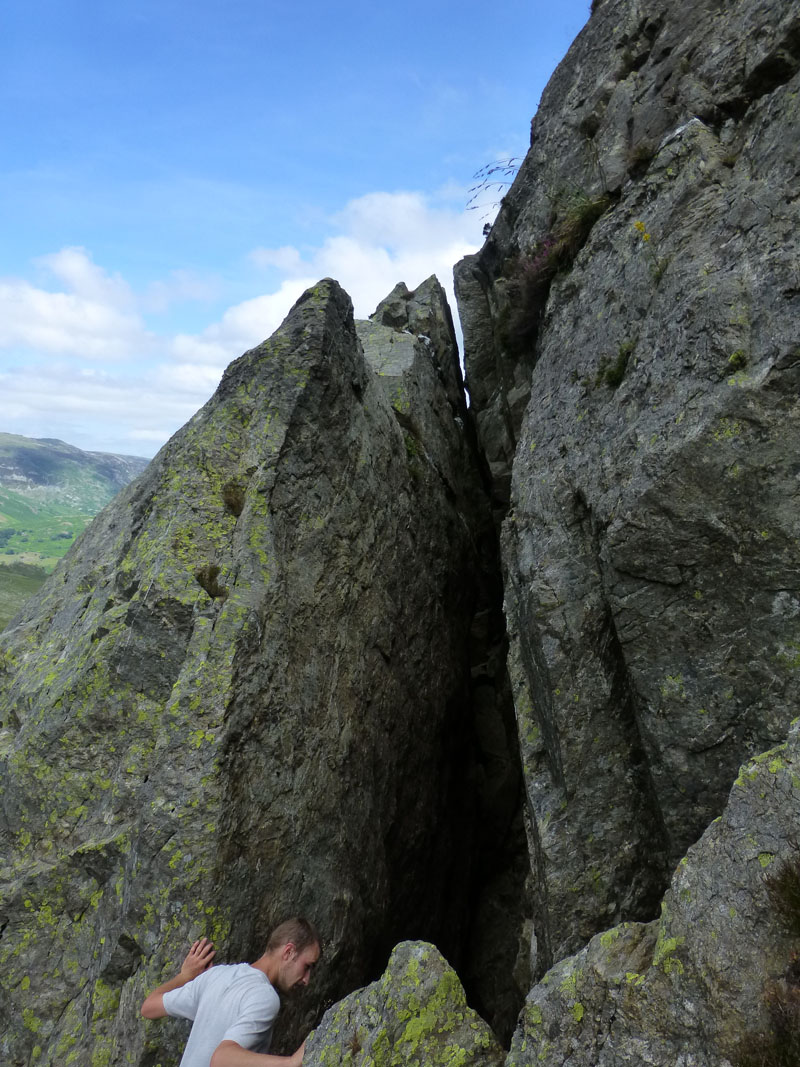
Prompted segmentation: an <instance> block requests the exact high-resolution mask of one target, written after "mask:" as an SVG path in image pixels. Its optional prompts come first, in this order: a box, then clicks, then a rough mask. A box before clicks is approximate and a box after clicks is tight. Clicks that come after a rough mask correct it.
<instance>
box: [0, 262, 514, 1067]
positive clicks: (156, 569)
mask: <svg viewBox="0 0 800 1067" xmlns="http://www.w3.org/2000/svg"><path fill="white" fill-rule="evenodd" d="M421 299H427V300H428V304H427V305H426V308H425V311H424V315H426V316H427V320H428V328H427V333H426V337H427V338H428V339H427V340H420V341H416V340H415V339H414V338H413V337H411V335H410V334H408V335H406V334H403V335H400V334H398V335H397V336H398V338H401V337H402V344H404V345H406V351H405V354H404V357H403V360H402V361H401V364H399V365H398V366H397V367H394V368H392V369H391V370H390V371H389V372H387V373H386V374H385V375H384V377H383V379H381V378H380V377H379V376H378V375H377V374H375V373H374V372H373V371H372V370H371V369H370V368H369V366H368V365H367V363H366V362H365V361H364V359H363V356H362V352H361V348H360V345H359V343H358V340H357V337H356V333H355V327H354V323H353V318H352V309H351V305H350V301H349V298H348V297H347V296H346V294H344V293H343V291H342V290H341V289H340V288H339V287H338V285H337V284H336V283H334V282H330V281H328V282H323V283H321V284H320V285H319V286H317V287H316V288H314V289H312V290H309V291H308V292H307V293H306V294H305V295H304V296H303V297H302V298H301V300H300V301H299V302H298V304H297V305H296V306H295V308H294V309H293V311H292V313H291V314H290V316H289V318H288V319H287V320H286V322H285V323H284V325H283V326H282V327H281V329H280V330H279V331H278V332H277V333H276V334H275V335H274V336H273V337H272V338H271V339H270V340H269V341H268V342H265V343H264V344H263V345H260V346H259V347H258V348H256V349H254V350H253V351H252V352H249V353H247V354H246V355H245V356H243V357H242V358H241V359H239V360H237V361H236V362H235V363H233V364H232V365H231V366H230V367H229V368H228V370H227V372H226V374H225V376H224V378H223V381H222V383H221V385H220V387H219V389H218V391H217V393H216V395H215V396H214V397H213V398H212V399H211V400H210V401H209V403H208V404H207V405H206V406H205V407H204V408H203V409H202V410H201V411H200V412H198V414H197V415H196V416H195V417H194V418H193V419H192V420H191V421H190V422H189V423H188V424H187V425H186V426H185V427H184V428H183V430H181V431H180V432H179V433H178V434H177V435H176V436H175V437H174V438H173V439H172V441H171V442H170V443H169V444H168V445H167V446H166V447H165V448H164V449H163V450H162V452H161V453H160V454H159V456H158V457H157V458H156V460H154V461H153V462H152V464H151V465H150V467H149V468H148V470H147V472H146V473H145V474H144V476H143V477H142V478H140V479H139V480H138V481H137V482H136V483H134V484H133V485H132V486H131V487H129V488H128V489H127V490H126V491H124V492H123V493H122V494H121V496H120V497H119V498H118V500H116V501H115V502H114V503H113V504H112V505H111V506H110V507H109V508H108V509H107V510H106V511H105V512H104V513H103V514H102V515H101V516H100V517H98V519H97V520H96V521H95V523H94V524H93V525H92V526H91V527H90V529H89V530H88V531H87V533H86V534H85V535H84V537H83V538H82V539H81V540H80V542H79V543H78V545H77V546H76V548H75V549H74V550H73V552H72V553H71V555H70V557H69V558H68V560H66V561H65V562H64V563H62V564H61V565H60V567H59V568H58V570H57V571H56V572H55V574H54V575H53V577H52V578H51V580H50V581H49V583H48V584H47V585H46V586H45V588H44V590H43V591H42V593H41V594H40V595H39V596H38V598H36V599H35V600H34V601H33V602H31V604H30V605H29V606H28V607H27V609H26V611H25V613H24V614H23V615H22V616H21V617H20V618H19V619H18V620H17V622H16V624H15V625H14V626H13V628H12V629H10V630H9V631H7V632H6V633H5V634H4V635H3V644H2V675H0V678H1V679H2V680H1V682H0V685H1V686H2V707H3V717H2V735H1V736H2V750H1V752H2V760H3V765H2V770H3V785H2V832H3V840H4V850H3V855H4V863H3V869H2V873H1V875H0V891H2V906H1V910H0V927H2V939H1V940H0V963H1V964H2V983H3V986H4V989H5V993H4V996H3V998H2V1001H0V1003H2V1007H1V1008H0V1013H1V1014H2V1016H3V1017H2V1020H0V1022H1V1023H2V1031H3V1035H2V1037H0V1059H2V1060H3V1062H4V1063H9V1064H10V1063H14V1064H16V1063H28V1062H33V1061H34V1060H36V1062H38V1063H62V1062H64V1061H65V1058H66V1057H68V1056H69V1055H71V1054H73V1053H74V1057H73V1058H77V1060H78V1061H80V1062H89V1061H90V1060H92V1057H94V1060H92V1062H97V1063H100V1062H108V1063H117V1062H120V1063H123V1062H125V1063H127V1062H130V1063H137V1064H139V1063H140V1064H145V1063H151V1062H153V1056H154V1055H155V1054H156V1050H159V1055H163V1056H164V1057H165V1062H172V1060H173V1059H174V1058H175V1054H176V1051H177V1049H178V1047H179V1044H180V1041H181V1034H180V1033H179V1031H178V1028H177V1026H172V1027H169V1026H168V1027H167V1028H164V1027H162V1028H161V1029H159V1028H158V1027H148V1030H147V1033H148V1035H149V1036H148V1037H147V1039H145V1038H144V1036H143V1035H144V1032H145V1028H144V1027H143V1025H142V1024H141V1022H140V1021H139V1020H138V1018H137V1008H138V1003H139V1001H140V999H141V997H142V995H143V993H144V992H145V991H146V989H147V987H152V986H153V985H154V984H156V983H157V982H158V981H160V980H161V979H162V977H163V976H164V974H166V973H167V972H171V971H173V970H174V969H175V967H176V965H177V963H178V962H179V961H180V959H181V958H182V957H183V954H184V952H185V948H186V945H187V943H188V942H190V941H191V940H192V939H193V938H195V937H197V936H199V935H202V934H207V935H210V936H212V937H213V939H214V940H215V942H216V943H217V944H218V947H219V950H220V956H219V958H220V959H237V958H250V959H252V958H255V956H256V955H257V954H259V953H260V951H261V950H262V948H263V939H264V937H265V935H266V932H267V930H268V928H269V927H270V926H271V925H272V924H273V923H274V922H275V921H277V920H279V919H280V918H281V917H282V916H284V915H286V914H287V913H289V914H290V913H292V912H295V911H301V912H302V911H305V912H308V913H309V914H311V915H313V917H314V918H315V920H316V921H317V922H318V924H319V925H320V928H321V929H322V930H323V931H324V936H325V938H326V941H327V950H326V962H325V967H324V969H323V971H322V973H321V975H320V976H319V980H318V981H317V982H315V987H314V991H313V993H312V994H310V995H309V997H308V998H307V1000H306V1002H305V1017H304V1019H300V1018H298V1016H297V1012H298V1011H299V1009H294V1014H293V1009H287V1011H286V1013H285V1024H286V1030H287V1031H288V1033H287V1036H286V1038H285V1041H286V1043H287V1044H289V1045H291V1043H292V1041H295V1040H296V1033H297V1030H298V1029H299V1028H300V1027H302V1026H307V1025H308V1022H309V1021H310V1019H311V1018H312V1017H313V1013H314V1011H315V1008H316V1006H317V1005H319V1004H321V1003H323V1002H325V1000H330V999H331V998H332V997H335V996H337V995H341V993H343V992H346V991H347V990H349V989H352V988H353V987H354V986H355V985H358V984H363V982H364V980H365V979H369V978H370V977H372V976H374V975H377V974H378V973H379V970H380V967H381V966H382V964H383V961H384V960H385V959H386V956H387V955H388V951H389V949H390V947H391V946H392V945H393V944H394V943H395V942H396V941H397V940H398V939H399V938H402V937H403V936H404V935H409V934H410V935H418V936H424V937H429V938H435V939H436V941H437V942H438V943H439V944H441V945H442V946H443V947H444V948H446V949H447V950H448V951H451V952H452V953H453V954H454V955H455V956H456V957H458V956H459V954H460V953H461V949H462V946H463V945H464V944H465V943H466V941H467V939H468V936H469V914H468V908H469V904H470V895H471V892H472V890H471V886H472V884H473V863H474V859H473V851H472V849H473V844H474V839H475V835H476V833H477V830H476V820H477V819H478V818H479V801H478V799H476V788H477V784H478V778H477V776H478V767H477V765H476V758H475V749H474V743H473V736H474V735H473V726H472V713H471V684H472V683H471V674H470V630H471V627H472V622H473V615H474V614H475V611H476V609H477V607H478V606H479V594H478V592H476V587H477V585H479V582H478V581H476V580H475V579H474V576H475V575H476V574H479V573H480V570H481V567H482V566H483V564H482V562H481V559H480V555H481V552H482V551H483V550H482V548H481V546H480V544H479V541H480V538H481V536H482V535H481V529H483V530H489V532H490V533H491V522H490V521H489V520H488V512H487V511H486V506H485V502H484V500H483V497H482V491H481V487H480V484H479V482H478V480H477V477H476V475H475V474H474V471H475V469H476V468H475V464H474V461H473V460H472V459H471V458H470V445H469V441H468V439H467V435H466V433H465V430H464V425H465V415H466V411H465V408H464V405H463V399H461V397H460V394H459V393H458V392H457V390H456V386H457V382H458V377H459V370H458V363H457V359H456V353H455V346H454V343H453V340H452V330H451V324H450V321H449V312H448V311H447V307H446V303H444V300H443V297H442V295H441V291H440V289H439V288H438V286H437V285H436V284H434V283H431V284H429V285H428V287H427V289H426V290H425V293H424V294H422V297H421ZM415 314H417V315H422V314H423V311H422V309H421V308H420V307H416V310H415ZM437 331H438V333H437ZM440 379H441V382H442V384H440ZM481 509H483V514H484V515H485V516H487V517H486V518H482V517H481ZM512 777H513V774H512ZM517 780H518V779H517ZM517 802H518V795H516V796H515V797H514V800H513V802H512V803H510V805H508V807H509V810H508V812H507V818H508V820H509V821H511V820H512V819H513V817H514V812H515V811H516V810H517V807H518V803H517ZM432 813H435V814H432ZM431 857H435V858H436V859H435V862H431ZM33 989H35V990H36V997H35V999H31V993H30V991H31V990H33Z"/></svg>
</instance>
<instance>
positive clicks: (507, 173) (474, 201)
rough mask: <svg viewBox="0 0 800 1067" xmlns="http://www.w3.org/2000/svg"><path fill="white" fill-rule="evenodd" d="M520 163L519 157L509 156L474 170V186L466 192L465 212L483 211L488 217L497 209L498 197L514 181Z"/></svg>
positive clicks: (499, 201)
mask: <svg viewBox="0 0 800 1067" xmlns="http://www.w3.org/2000/svg"><path fill="white" fill-rule="evenodd" d="M521 163H522V159H521V157H519V156H511V157H510V158H509V159H496V160H495V161H494V163H487V164H486V165H485V166H483V167H481V168H480V170H476V171H475V173H474V174H473V175H472V180H473V181H474V182H475V183H476V184H475V185H473V186H471V187H470V188H469V189H468V190H467V192H468V194H469V199H468V200H467V211H485V212H486V214H487V215H488V214H489V213H490V212H491V211H493V210H494V209H495V208H496V207H499V206H500V203H501V200H500V197H501V196H502V194H503V192H504V190H505V189H507V188H508V187H509V186H510V185H511V184H512V182H513V181H514V178H515V177H516V176H517V171H518V170H519V167H520V164H521ZM492 197H494V198H495V199H492Z"/></svg>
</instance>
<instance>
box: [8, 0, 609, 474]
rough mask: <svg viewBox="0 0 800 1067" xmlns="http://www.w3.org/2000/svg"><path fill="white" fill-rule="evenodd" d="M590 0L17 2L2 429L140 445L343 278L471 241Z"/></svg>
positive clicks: (168, 430)
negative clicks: (494, 166)
mask: <svg viewBox="0 0 800 1067" xmlns="http://www.w3.org/2000/svg"><path fill="white" fill-rule="evenodd" d="M588 14H589V0H562V3H561V4H558V5H553V4H551V3H546V2H543V0H527V2H522V0H495V2H494V3H485V2H484V3H473V2H472V0H460V2H451V0H440V2H438V3H436V2H434V3H430V2H429V3H425V4H423V3H419V2H418V0H406V2H405V3H404V4H402V5H382V4H379V3H375V2H374V0H373V2H371V3H367V2H360V0H359V2H348V0H340V3H338V4H326V3H320V2H318V0H312V2H310V3H309V2H306V3H303V4H298V3H290V2H288V0H261V2H257V0H224V2H223V0H194V2H193V3H191V4H189V3H179V2H177V0H157V2H156V0H136V2H134V0H25V2H23V0H7V2H6V5H4V11H3V14H2V17H0V27H1V28H2V33H0V92H1V93H2V96H3V100H2V110H1V111H0V114H2V116H3V117H2V119H0V124H2V144H3V154H2V160H3V163H2V169H1V170H0V225H1V226H2V233H3V240H2V242H0V430H2V431H5V432H10V433H20V434H24V435H26V436H31V437H57V438H61V439H62V440H66V441H68V442H69V443H71V444H75V445H77V446H78V447H80V448H85V449H93V450H100V451H114V452H124V453H133V454H137V455H145V456H149V455H152V454H154V452H155V451H156V450H157V449H158V448H159V447H160V446H161V445H162V444H163V443H164V441H165V440H166V439H167V438H168V437H169V436H170V435H171V434H172V433H174V432H175V430H177V429H178V428H179V426H181V425H182V423H183V422H185V421H186V419H188V418H189V417H190V416H191V415H192V414H193V412H194V411H196V410H197V408H198V407H199V406H200V405H201V404H202V403H204V402H205V400H206V399H207V398H208V397H209V396H210V395H211V393H212V392H213V390H214V388H215V386H216V383H217V381H218V380H219V376H220V374H221V372H222V370H223V369H224V367H225V366H226V365H227V363H228V362H230V360H231V359H234V358H236V356H238V355H240V354H241V352H242V351H244V350H245V349H246V348H249V347H252V346H253V345H254V344H257V343H258V342H259V341H261V340H263V338H264V337H266V336H268V335H269V334H270V333H271V332H272V331H273V330H274V329H275V328H276V326H277V325H278V324H279V323H280V321H281V320H282V318H283V317H284V315H285V314H286V312H287V311H288V309H289V307H290V306H291V304H292V303H293V301H294V300H295V299H296V297H297V296H298V295H299V294H300V292H302V290H303V288H305V286H306V285H308V284H312V283H313V282H314V281H316V280H317V279H318V278H319V277H322V276H323V275H331V276H333V277H336V278H338V279H339V280H340V281H341V282H342V284H343V285H344V286H345V288H346V289H347V290H348V292H349V293H350V295H351V296H352V298H353V301H354V304H355V309H356V314H357V315H360V316H366V315H368V314H369V313H370V312H371V311H372V310H373V309H374V306H375V304H376V303H377V302H378V300H380V299H381V298H382V297H383V296H384V295H385V294H386V293H387V292H388V291H389V290H390V289H391V288H392V287H393V286H394V284H395V283H396V282H398V281H401V280H402V281H405V282H406V283H407V284H408V285H409V286H412V287H413V286H414V285H417V284H419V282H421V281H422V280H423V279H424V278H426V277H427V276H428V275H429V274H431V273H434V272H435V273H437V274H438V276H439V278H440V280H441V281H442V283H443V284H445V285H446V286H448V287H449V286H450V285H451V281H452V279H451V272H452V265H453V263H454V262H455V261H456V260H457V259H459V258H460V257H461V256H462V255H464V254H466V253H467V252H470V251H474V250H475V249H477V248H478V247H479V246H480V244H481V242H482V236H481V229H482V226H483V222H484V221H485V217H484V214H483V213H482V212H480V211H466V210H465V207H466V202H467V199H468V189H469V187H470V185H471V184H472V175H473V174H474V172H475V171H476V170H478V168H479V167H481V166H482V165H484V164H486V163H489V162H491V161H492V160H494V159H498V158H502V157H506V156H518V155H521V154H524V152H525V150H526V148H527V143H528V136H529V126H530V120H531V117H532V116H533V114H534V112H535V110H536V106H537V104H538V101H539V97H540V95H541V92H542V89H543V88H544V85H545V84H546V82H547V79H548V78H549V76H550V74H551V73H552V71H553V69H554V68H555V66H556V64H557V63H558V62H559V61H560V59H561V58H563V56H564V55H565V53H566V52H567V50H568V48H569V45H570V44H571V42H572V40H573V38H574V37H575V36H576V34H577V33H578V31H579V30H580V29H581V27H582V26H583V24H584V23H585V21H586V19H587V18H588Z"/></svg>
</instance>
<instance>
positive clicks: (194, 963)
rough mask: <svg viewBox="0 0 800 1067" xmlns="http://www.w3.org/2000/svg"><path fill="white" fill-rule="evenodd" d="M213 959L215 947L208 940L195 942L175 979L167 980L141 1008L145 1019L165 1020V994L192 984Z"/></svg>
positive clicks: (203, 939) (151, 994)
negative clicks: (189, 983) (188, 983)
mask: <svg viewBox="0 0 800 1067" xmlns="http://www.w3.org/2000/svg"><path fill="white" fill-rule="evenodd" d="M213 959H214V946H213V945H212V944H211V942H210V941H209V940H208V938H205V937H203V938H201V939H200V940H199V941H195V943H194V944H193V945H192V947H191V948H190V949H189V952H188V954H187V956H186V959H185V960H184V961H183V963H182V964H181V969H180V970H179V971H178V973H177V974H176V975H175V976H174V977H173V978H169V979H167V981H166V982H162V983H161V985H160V986H159V987H158V988H157V989H154V990H153V992H152V993H150V995H149V996H148V997H147V998H146V999H145V1002H144V1004H142V1007H141V1012H142V1015H143V1016H144V1017H145V1019H163V1018H164V1016H165V1015H166V1014H167V1011H166V1008H165V1007H164V1000H163V997H164V993H169V991H170V989H179V988H180V986H183V985H186V983H187V982H191V980H192V979H193V978H196V977H197V976H198V974H202V972H203V971H205V970H207V969H208V968H209V967H210V966H211V964H212V961H213Z"/></svg>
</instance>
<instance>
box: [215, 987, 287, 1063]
mask: <svg viewBox="0 0 800 1067" xmlns="http://www.w3.org/2000/svg"><path fill="white" fill-rule="evenodd" d="M280 1003H281V1002H280V1000H279V999H278V994H277V993H275V992H274V990H270V991H269V995H268V996H265V995H264V991H263V990H255V991H253V992H252V993H248V994H247V995H246V996H244V997H243V998H242V1001H241V1004H240V1005H239V1012H238V1014H237V1018H236V1022H234V1023H232V1024H231V1026H229V1027H228V1029H227V1030H226V1031H225V1034H224V1036H223V1038H222V1040H223V1041H236V1042H237V1044H239V1045H241V1046H242V1048H246V1049H252V1050H254V1051H258V1052H266V1051H267V1050H268V1049H269V1043H270V1038H271V1037H272V1027H273V1024H274V1023H275V1017H276V1016H277V1014H278V1009H279V1008H280Z"/></svg>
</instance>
